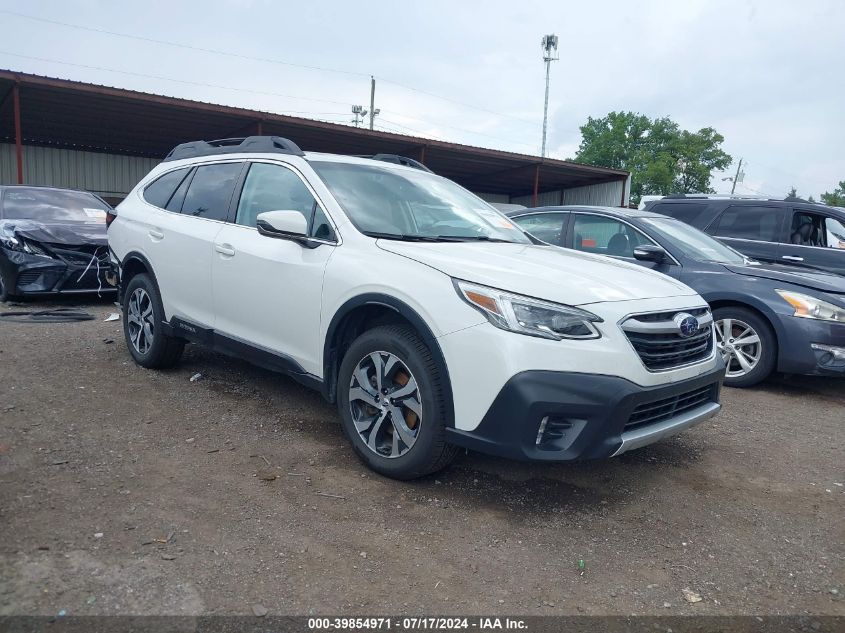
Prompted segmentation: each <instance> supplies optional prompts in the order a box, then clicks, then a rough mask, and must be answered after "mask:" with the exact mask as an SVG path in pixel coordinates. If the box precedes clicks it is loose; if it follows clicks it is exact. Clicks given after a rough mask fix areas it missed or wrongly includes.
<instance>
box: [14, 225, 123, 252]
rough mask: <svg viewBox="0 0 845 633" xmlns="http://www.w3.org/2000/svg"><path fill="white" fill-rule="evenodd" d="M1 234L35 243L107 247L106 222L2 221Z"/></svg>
mask: <svg viewBox="0 0 845 633" xmlns="http://www.w3.org/2000/svg"><path fill="white" fill-rule="evenodd" d="M0 234H5V235H9V236H15V237H22V238H25V239H28V240H31V241H33V242H41V243H44V244H60V245H67V246H82V245H93V246H106V245H107V244H108V239H107V235H108V234H107V232H106V225H105V223H104V222H36V221H35V220H0Z"/></svg>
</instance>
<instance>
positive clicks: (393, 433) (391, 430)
mask: <svg viewBox="0 0 845 633" xmlns="http://www.w3.org/2000/svg"><path fill="white" fill-rule="evenodd" d="M349 409H350V412H351V414H352V422H353V424H354V425H355V430H356V431H357V432H358V435H359V437H360V438H361V439H362V440H363V442H364V443H365V444H366V445H367V448H369V449H370V450H371V451H373V452H374V453H376V454H378V455H381V456H382V457H388V458H396V457H401V456H402V455H404V454H405V453H407V452H408V451H409V450H410V449H411V447H412V446H413V445H414V442H416V440H417V437H418V436H419V430H420V425H421V424H422V419H423V418H422V401H421V399H420V392H419V386H418V385H417V381H416V379H415V378H414V375H413V374H412V373H411V370H410V369H408V366H407V365H406V364H405V363H404V362H403V361H402V360H400V359H399V357H398V356H396V355H395V354H391V353H389V352H372V353H371V354H368V355H367V356H365V357H364V358H362V359H361V360H360V361H359V362H358V364H357V365H356V367H355V371H354V372H353V373H352V380H351V381H350V383H349Z"/></svg>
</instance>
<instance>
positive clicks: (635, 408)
mask: <svg viewBox="0 0 845 633" xmlns="http://www.w3.org/2000/svg"><path fill="white" fill-rule="evenodd" d="M724 373H725V368H724V365H722V364H721V363H718V364H717V366H716V367H715V368H714V369H711V370H710V371H708V372H706V373H703V374H701V375H699V376H697V377H695V378H691V379H687V380H682V381H678V382H674V383H670V384H666V385H661V386H656V387H641V386H639V385H636V384H634V383H633V382H631V381H629V380H625V379H624V378H617V377H613V376H602V375H595V374H578V373H572V372H558V371H525V372H522V373H520V374H517V375H516V376H514V377H513V378H511V379H510V380H509V381H508V382H507V383H506V384H505V386H504V387H503V388H502V390H501V391H500V392H499V394H498V396H497V397H496V399H495V400H494V402H493V404H492V406H491V407H490V409H489V410H488V411H487V414H486V415H485V416H484V419H483V420H482V421H481V424H479V425H478V427H476V428H475V429H474V430H472V431H464V430H460V429H455V428H449V429H447V433H448V436H449V441H450V442H451V443H453V444H457V445H459V446H463V447H465V448H469V449H472V450H476V451H479V452H482V453H489V454H493V455H499V456H502V457H509V458H512V459H519V460H539V461H568V460H574V459H596V458H604V457H611V456H614V455H619V454H621V453H624V452H626V451H629V450H632V449H635V448H639V447H641V446H646V445H647V444H651V443H653V442H656V441H657V440H659V439H661V438H663V437H666V436H668V435H673V434H675V433H679V432H681V431H683V430H685V429H687V428H690V427H691V426H694V425H695V424H698V423H700V422H703V421H704V420H706V419H708V418H711V417H713V416H714V415H716V413H718V412H719V409H720V408H721V405H720V404H719V395H720V390H721V385H722V380H723V378H724Z"/></svg>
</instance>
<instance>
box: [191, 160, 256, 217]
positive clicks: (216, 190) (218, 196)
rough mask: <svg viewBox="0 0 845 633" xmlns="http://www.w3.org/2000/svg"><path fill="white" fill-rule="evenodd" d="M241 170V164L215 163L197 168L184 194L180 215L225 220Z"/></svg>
mask: <svg viewBox="0 0 845 633" xmlns="http://www.w3.org/2000/svg"><path fill="white" fill-rule="evenodd" d="M241 169H243V163H216V164H213V165H200V166H199V167H197V171H196V173H195V174H194V177H193V179H192V180H191V184H190V186H189V187H188V192H187V193H186V194H185V202H184V203H183V204H182V213H183V214H185V215H193V216H196V217H198V218H206V219H208V220H226V218H227V217H228V215H229V203H230V202H231V201H232V193H233V192H234V190H235V182H237V180H238V176H240V173H241Z"/></svg>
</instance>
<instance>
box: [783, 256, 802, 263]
mask: <svg viewBox="0 0 845 633" xmlns="http://www.w3.org/2000/svg"><path fill="white" fill-rule="evenodd" d="M781 259H788V260H789V261H791V262H803V261H804V258H803V257H795V256H794V255H784V256H783V257H782V258H781Z"/></svg>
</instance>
